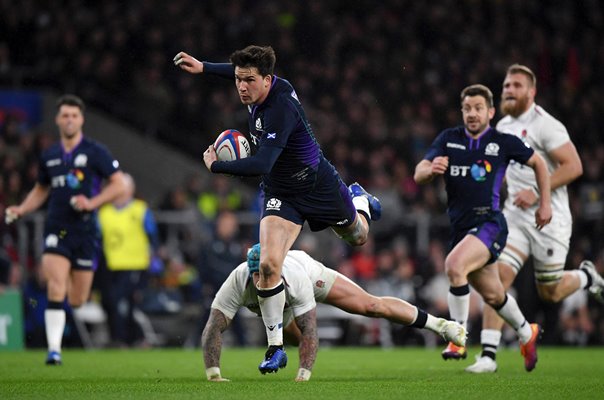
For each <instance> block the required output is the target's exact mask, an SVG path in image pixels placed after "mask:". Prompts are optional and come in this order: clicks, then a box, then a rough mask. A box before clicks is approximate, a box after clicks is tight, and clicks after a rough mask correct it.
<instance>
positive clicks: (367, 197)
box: [332, 182, 382, 246]
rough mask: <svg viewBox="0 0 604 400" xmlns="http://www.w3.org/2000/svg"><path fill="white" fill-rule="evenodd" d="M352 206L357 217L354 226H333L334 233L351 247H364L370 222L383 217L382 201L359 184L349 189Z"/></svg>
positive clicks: (354, 184)
mask: <svg viewBox="0 0 604 400" xmlns="http://www.w3.org/2000/svg"><path fill="white" fill-rule="evenodd" d="M348 190H349V192H350V196H351V197H352V204H354V207H355V208H356V210H357V215H356V217H355V219H354V221H353V223H352V224H350V225H348V226H346V227H338V226H332V229H333V231H334V232H335V233H336V235H338V237H340V238H341V239H343V240H344V241H345V242H346V243H348V244H350V245H351V246H362V245H363V244H365V242H367V235H368V234H369V223H370V221H377V220H378V219H380V218H381V216H382V205H381V203H380V200H379V199H378V198H377V197H375V196H373V195H372V194H370V193H369V192H367V191H366V190H365V189H363V187H362V186H361V185H359V184H358V183H357V182H355V183H353V184H352V185H350V186H349V187H348Z"/></svg>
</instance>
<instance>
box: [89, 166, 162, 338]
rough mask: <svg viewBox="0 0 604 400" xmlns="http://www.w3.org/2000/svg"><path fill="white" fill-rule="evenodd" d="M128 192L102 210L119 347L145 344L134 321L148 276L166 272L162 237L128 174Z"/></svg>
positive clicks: (110, 306)
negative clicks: (163, 264)
mask: <svg viewBox="0 0 604 400" xmlns="http://www.w3.org/2000/svg"><path fill="white" fill-rule="evenodd" d="M124 180H125V182H126V191H125V192H124V193H123V194H122V195H120V196H119V197H118V198H116V199H115V200H114V201H113V202H112V203H110V204H105V205H104V206H102V207H101V208H100V210H99V225H100V228H101V235H102V241H103V255H104V259H105V264H106V267H107V270H108V273H107V275H106V278H107V282H105V285H104V286H105V287H104V291H103V293H102V296H103V305H104V306H105V307H106V309H107V314H108V315H109V325H110V330H111V339H112V341H113V344H114V345H116V346H120V347H121V346H132V345H133V344H135V343H137V342H140V341H142V339H143V332H142V331H141V330H140V329H139V327H138V325H137V324H136V322H135V319H134V310H135V308H138V307H139V304H140V302H141V301H142V291H143V289H144V288H145V286H146V281H147V273H148V272H150V273H152V274H159V273H161V270H162V265H161V260H160V258H159V255H158V251H159V245H160V244H159V235H158V231H157V225H156V223H155V219H154V217H153V214H152V212H151V210H150V209H149V207H148V206H147V203H145V202H144V201H143V200H139V199H135V198H134V193H135V183H134V179H133V178H132V176H131V175H129V174H124Z"/></svg>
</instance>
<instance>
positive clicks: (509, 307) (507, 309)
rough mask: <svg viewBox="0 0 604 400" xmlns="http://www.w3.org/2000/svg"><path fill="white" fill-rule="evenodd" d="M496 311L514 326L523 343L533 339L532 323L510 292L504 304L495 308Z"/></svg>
mask: <svg viewBox="0 0 604 400" xmlns="http://www.w3.org/2000/svg"><path fill="white" fill-rule="evenodd" d="M495 311H497V314H499V316H500V317H501V318H503V319H504V321H505V322H507V323H508V324H510V326H511V327H512V328H514V330H515V331H516V333H518V337H519V338H520V341H521V342H522V343H526V342H528V341H529V340H530V339H531V336H532V335H533V332H532V331H531V325H530V324H529V323H528V322H527V320H526V318H525V317H524V315H523V314H522V311H520V307H518V303H516V299H514V298H513V297H512V296H510V295H509V294H506V298H505V300H504V303H503V305H502V306H500V307H499V308H495Z"/></svg>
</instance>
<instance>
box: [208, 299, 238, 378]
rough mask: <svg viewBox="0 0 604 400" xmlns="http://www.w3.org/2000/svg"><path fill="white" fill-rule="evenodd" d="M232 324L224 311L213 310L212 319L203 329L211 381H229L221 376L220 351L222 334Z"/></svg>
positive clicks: (211, 312)
mask: <svg viewBox="0 0 604 400" xmlns="http://www.w3.org/2000/svg"><path fill="white" fill-rule="evenodd" d="M230 323H231V321H230V319H228V318H227V317H226V316H225V315H224V314H223V313H222V311H219V310H217V309H215V308H212V310H211V311H210V318H209V319H208V322H207V323H206V326H205V328H203V333H202V334H201V348H202V350H203V362H204V363H205V366H206V375H207V377H208V380H209V381H214V382H223V381H228V379H225V378H223V377H222V376H221V375H220V351H221V350H222V332H224V331H225V330H226V329H227V328H228V326H229V324H230Z"/></svg>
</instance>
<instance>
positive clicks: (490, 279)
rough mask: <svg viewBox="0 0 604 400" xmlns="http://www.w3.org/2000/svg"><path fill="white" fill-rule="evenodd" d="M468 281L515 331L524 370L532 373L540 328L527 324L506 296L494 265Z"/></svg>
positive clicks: (471, 276) (517, 308) (478, 271)
mask: <svg viewBox="0 0 604 400" xmlns="http://www.w3.org/2000/svg"><path fill="white" fill-rule="evenodd" d="M469 279H470V282H471V283H472V286H473V287H474V288H475V289H476V290H477V291H478V292H479V293H480V294H481V295H482V297H483V299H484V301H485V302H486V303H487V304H488V305H490V306H491V307H493V308H494V309H495V310H496V311H497V314H499V316H500V317H501V318H503V319H504V320H505V321H506V322H507V323H508V324H509V325H510V326H511V327H512V328H513V329H514V330H515V331H516V333H517V334H518V338H519V339H520V350H521V353H522V355H523V356H524V366H525V369H526V370H527V371H532V370H533V369H534V368H535V365H536V364H537V339H538V338H539V336H540V333H541V327H540V326H539V325H537V324H529V323H528V322H527V320H526V318H525V317H524V315H523V314H522V311H520V308H519V307H518V303H516V299H514V298H513V297H512V296H510V295H508V294H506V292H505V290H504V288H503V285H502V284H501V281H500V279H499V271H498V269H497V266H496V264H495V263H493V264H489V265H487V266H485V267H484V268H482V269H480V270H477V271H475V272H474V273H472V274H470V276H469Z"/></svg>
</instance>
